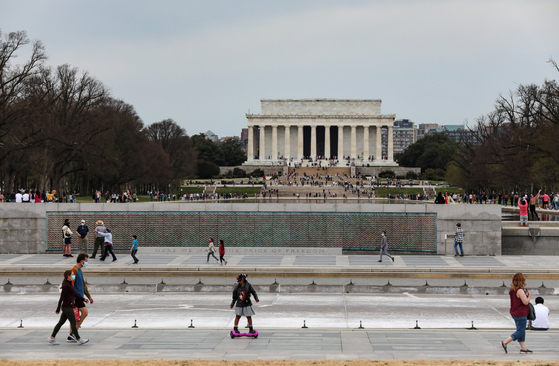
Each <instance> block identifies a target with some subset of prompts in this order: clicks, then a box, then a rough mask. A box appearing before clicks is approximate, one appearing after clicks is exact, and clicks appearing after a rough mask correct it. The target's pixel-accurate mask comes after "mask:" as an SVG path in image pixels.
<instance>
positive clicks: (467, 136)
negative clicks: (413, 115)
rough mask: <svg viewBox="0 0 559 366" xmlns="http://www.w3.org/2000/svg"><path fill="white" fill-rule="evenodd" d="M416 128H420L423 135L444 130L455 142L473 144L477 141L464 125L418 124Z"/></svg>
mask: <svg viewBox="0 0 559 366" xmlns="http://www.w3.org/2000/svg"><path fill="white" fill-rule="evenodd" d="M422 127H423V128H422ZM418 130H422V133H423V137H424V136H428V135H432V134H434V133H436V132H445V133H446V134H447V135H448V137H450V138H451V139H453V140H454V141H456V142H457V143H465V142H469V143H472V144H474V145H477V141H476V139H475V138H474V134H473V132H472V131H470V130H469V129H468V128H467V127H466V126H465V125H437V124H424V125H421V124H420V125H419V129H418ZM418 135H419V133H418ZM418 139H419V136H418Z"/></svg>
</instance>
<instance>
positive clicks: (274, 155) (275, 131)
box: [272, 126, 278, 160]
mask: <svg viewBox="0 0 559 366" xmlns="http://www.w3.org/2000/svg"><path fill="white" fill-rule="evenodd" d="M277 159H278V126H272V160H277Z"/></svg>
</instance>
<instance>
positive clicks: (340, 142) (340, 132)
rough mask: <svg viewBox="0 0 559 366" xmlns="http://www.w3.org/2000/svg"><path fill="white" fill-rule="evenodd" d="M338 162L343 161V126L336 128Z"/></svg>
mask: <svg viewBox="0 0 559 366" xmlns="http://www.w3.org/2000/svg"><path fill="white" fill-rule="evenodd" d="M338 160H339V161H343V160H344V126H343V125H342V126H338Z"/></svg>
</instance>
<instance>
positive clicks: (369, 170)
mask: <svg viewBox="0 0 559 366" xmlns="http://www.w3.org/2000/svg"><path fill="white" fill-rule="evenodd" d="M388 170H389V171H393V172H394V174H395V175H396V176H405V175H406V174H407V173H408V172H413V173H415V174H417V175H418V176H419V175H420V174H421V168H406V167H402V166H370V167H369V166H357V167H355V172H356V173H357V174H359V173H361V175H362V176H363V175H370V176H378V175H379V174H380V173H382V172H385V171H388Z"/></svg>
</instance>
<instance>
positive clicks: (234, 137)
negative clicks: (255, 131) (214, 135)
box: [219, 136, 240, 143]
mask: <svg viewBox="0 0 559 366" xmlns="http://www.w3.org/2000/svg"><path fill="white" fill-rule="evenodd" d="M228 139H232V140H235V141H240V139H239V136H225V137H221V138H220V139H219V142H220V143H221V142H223V141H225V140H228Z"/></svg>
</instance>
